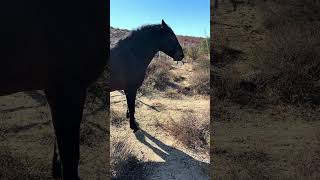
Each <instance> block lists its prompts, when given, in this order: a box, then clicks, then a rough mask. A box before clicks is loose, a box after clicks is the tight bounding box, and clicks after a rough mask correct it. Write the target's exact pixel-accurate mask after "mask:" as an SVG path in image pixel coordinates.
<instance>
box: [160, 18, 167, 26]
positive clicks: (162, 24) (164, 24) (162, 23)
mask: <svg viewBox="0 0 320 180" xmlns="http://www.w3.org/2000/svg"><path fill="white" fill-rule="evenodd" d="M164 27H167V24H166V23H165V22H164V20H163V19H162V21H161V28H164Z"/></svg>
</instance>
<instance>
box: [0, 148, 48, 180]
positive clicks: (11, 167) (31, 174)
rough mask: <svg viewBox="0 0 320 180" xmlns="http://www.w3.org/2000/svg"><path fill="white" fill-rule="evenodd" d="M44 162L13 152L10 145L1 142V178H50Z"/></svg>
mask: <svg viewBox="0 0 320 180" xmlns="http://www.w3.org/2000/svg"><path fill="white" fill-rule="evenodd" d="M46 173H47V172H46V169H44V166H43V165H42V164H39V163H37V162H35V160H32V159H31V158H30V157H28V156H26V155H23V154H12V153H11V151H10V149H9V148H8V146H6V145H1V144H0V179H4V180H15V179H27V180H28V179H30V180H31V179H49V178H48V177H46Z"/></svg>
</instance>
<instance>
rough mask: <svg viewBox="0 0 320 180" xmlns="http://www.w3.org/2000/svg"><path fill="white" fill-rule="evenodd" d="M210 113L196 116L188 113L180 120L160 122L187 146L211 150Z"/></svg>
mask: <svg viewBox="0 0 320 180" xmlns="http://www.w3.org/2000/svg"><path fill="white" fill-rule="evenodd" d="M209 124H210V123H209V114H203V115H202V116H196V115H194V114H192V113H186V115H184V116H183V117H182V119H181V121H179V122H175V121H174V120H172V121H170V122H169V123H167V124H160V125H159V126H161V127H162V128H163V129H164V130H166V131H168V132H169V133H170V134H172V135H173V136H174V137H176V138H177V139H178V140H179V141H180V142H182V143H183V144H184V145H185V146H187V147H189V148H191V149H193V150H199V151H207V152H208V151H209V144H210V131H209Z"/></svg>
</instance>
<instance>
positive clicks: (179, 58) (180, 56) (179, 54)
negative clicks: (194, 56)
mask: <svg viewBox="0 0 320 180" xmlns="http://www.w3.org/2000/svg"><path fill="white" fill-rule="evenodd" d="M183 58H184V54H183V52H176V53H175V55H174V60H175V61H182V59H183Z"/></svg>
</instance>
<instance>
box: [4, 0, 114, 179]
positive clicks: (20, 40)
mask: <svg viewBox="0 0 320 180" xmlns="http://www.w3.org/2000/svg"><path fill="white" fill-rule="evenodd" d="M109 3H110V2H109V0H90V1H85V0H68V1H62V0H55V1H41V0H28V1H27V0H15V1H3V2H1V3H0V23H1V28H0V96H4V95H8V94H12V93H16V92H21V91H29V90H44V91H45V94H46V97H47V100H48V103H49V105H50V109H51V114H52V121H53V126H54V130H55V135H56V139H57V145H58V150H59V154H60V158H61V163H62V176H63V179H68V180H69V179H71V180H73V179H79V178H78V164H79V129H80V122H81V119H82V112H83V106H84V101H85V97H86V90H87V87H88V86H89V85H90V84H91V83H92V82H94V81H95V80H96V79H97V78H98V76H99V75H100V74H101V73H102V71H103V69H104V67H105V65H106V63H107V59H108V54H109V53H108V52H109V51H108V49H107V47H108V41H109V38H108V36H109V28H108V27H109Z"/></svg>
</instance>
